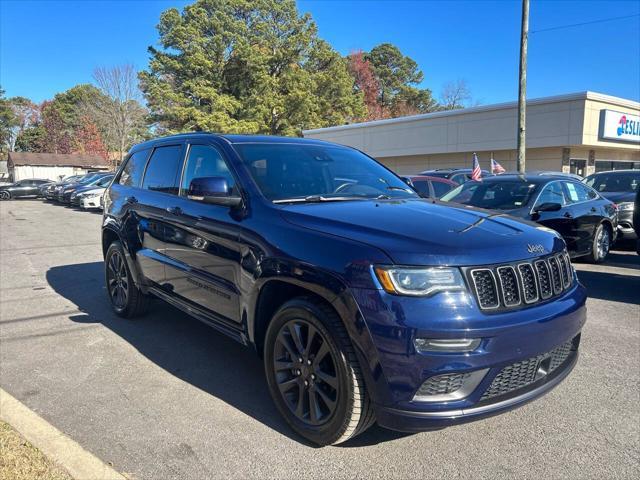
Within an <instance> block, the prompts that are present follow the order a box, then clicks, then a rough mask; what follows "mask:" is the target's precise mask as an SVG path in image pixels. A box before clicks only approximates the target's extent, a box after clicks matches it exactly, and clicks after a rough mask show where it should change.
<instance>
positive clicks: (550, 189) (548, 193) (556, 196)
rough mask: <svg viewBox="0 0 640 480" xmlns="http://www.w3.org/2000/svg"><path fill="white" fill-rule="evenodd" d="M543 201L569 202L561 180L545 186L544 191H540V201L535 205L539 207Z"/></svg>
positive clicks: (563, 203) (561, 203)
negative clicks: (565, 196)
mask: <svg viewBox="0 0 640 480" xmlns="http://www.w3.org/2000/svg"><path fill="white" fill-rule="evenodd" d="M543 203H559V204H560V205H566V204H567V202H566V200H565V198H564V191H563V190H562V185H561V184H560V182H551V183H549V184H548V185H547V186H546V187H544V189H543V190H542V192H540V196H539V197H538V201H537V202H536V205H535V206H536V207H537V206H539V205H542V204H543Z"/></svg>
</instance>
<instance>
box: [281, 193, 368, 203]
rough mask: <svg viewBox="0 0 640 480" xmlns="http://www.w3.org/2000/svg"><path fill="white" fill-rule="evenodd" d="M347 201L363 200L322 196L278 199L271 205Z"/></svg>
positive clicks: (359, 198)
mask: <svg viewBox="0 0 640 480" xmlns="http://www.w3.org/2000/svg"><path fill="white" fill-rule="evenodd" d="M348 200H363V198H361V197H325V196H323V195H309V196H307V197H300V198H280V199H278V200H274V201H273V203H320V202H345V201H348Z"/></svg>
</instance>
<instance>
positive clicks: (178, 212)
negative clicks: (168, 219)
mask: <svg viewBox="0 0 640 480" xmlns="http://www.w3.org/2000/svg"><path fill="white" fill-rule="evenodd" d="M166 210H167V212H169V213H172V214H173V215H182V209H181V208H180V207H167V209H166Z"/></svg>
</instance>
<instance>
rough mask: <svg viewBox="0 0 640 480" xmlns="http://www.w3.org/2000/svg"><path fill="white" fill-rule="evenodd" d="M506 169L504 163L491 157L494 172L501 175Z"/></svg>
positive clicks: (492, 171)
mask: <svg viewBox="0 0 640 480" xmlns="http://www.w3.org/2000/svg"><path fill="white" fill-rule="evenodd" d="M505 171H506V170H505V169H504V167H503V166H502V165H500V164H499V163H498V162H496V161H495V160H494V159H493V157H491V173H493V174H494V175H500V174H501V173H504V172H505Z"/></svg>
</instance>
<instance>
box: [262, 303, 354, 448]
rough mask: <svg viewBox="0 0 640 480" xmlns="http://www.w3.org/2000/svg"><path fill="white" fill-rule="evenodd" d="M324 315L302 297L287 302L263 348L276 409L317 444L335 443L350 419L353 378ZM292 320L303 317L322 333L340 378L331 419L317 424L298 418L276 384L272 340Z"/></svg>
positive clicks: (272, 323)
mask: <svg viewBox="0 0 640 480" xmlns="http://www.w3.org/2000/svg"><path fill="white" fill-rule="evenodd" d="M324 317H325V315H324V314H323V313H322V312H321V311H320V310H318V309H317V308H314V305H313V304H311V303H308V302H305V301H304V300H292V301H290V302H287V303H286V304H285V305H283V307H282V308H280V310H278V312H277V313H276V314H275V315H274V317H273V319H272V320H271V322H270V324H269V327H268V329H267V333H266V337H265V348H264V366H265V375H266V378H267V385H268V387H269V390H270V393H271V397H272V398H273V401H274V403H275V404H276V408H277V409H278V411H279V412H280V414H281V415H282V416H283V417H284V418H285V420H286V421H287V423H288V424H289V425H290V426H291V427H292V428H293V429H294V430H295V431H296V432H297V433H298V434H300V435H301V436H303V437H305V438H306V439H308V440H310V441H312V442H314V443H317V444H320V445H328V444H331V443H334V442H335V441H336V440H337V439H338V438H340V436H341V435H342V433H343V432H344V430H345V429H346V425H347V424H348V422H349V417H350V415H351V407H352V405H353V396H354V384H353V378H352V374H351V369H350V367H349V364H348V361H347V359H346V355H345V352H343V351H342V349H341V347H340V342H338V341H336V339H335V337H334V334H333V333H332V327H331V325H330V324H329V322H328V321H327V320H326V319H324ZM294 319H300V320H305V321H307V322H309V323H311V324H312V325H313V326H314V327H316V328H317V329H318V330H319V331H320V332H321V333H322V335H323V336H324V338H325V340H327V342H328V345H329V348H330V350H331V352H332V353H333V355H334V358H335V359H336V363H337V364H336V365H335V367H336V370H337V372H336V373H337V375H338V381H339V391H338V398H337V408H336V410H335V411H334V413H333V416H332V417H331V418H330V420H329V421H328V422H327V423H324V424H322V425H319V426H312V425H308V424H306V423H304V422H303V421H302V420H300V419H298V418H297V417H296V416H295V415H294V414H293V413H292V412H291V410H290V409H289V407H288V406H287V404H286V403H285V401H284V399H283V398H282V395H281V393H280V390H279V389H278V386H277V383H276V378H275V372H274V369H273V351H274V345H275V341H276V338H277V335H278V332H279V331H280V329H281V328H282V326H283V325H284V324H286V323H287V322H289V321H290V320H294Z"/></svg>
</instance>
